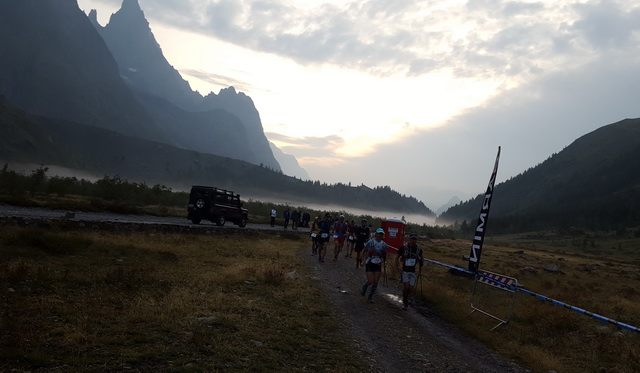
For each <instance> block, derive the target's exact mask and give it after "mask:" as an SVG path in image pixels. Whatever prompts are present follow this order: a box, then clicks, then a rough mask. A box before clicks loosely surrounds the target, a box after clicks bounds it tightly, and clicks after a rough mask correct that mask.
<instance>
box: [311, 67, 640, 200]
mask: <svg viewBox="0 0 640 373" xmlns="http://www.w3.org/2000/svg"><path fill="white" fill-rule="evenodd" d="M609 57H610V58H609ZM638 64H640V56H636V57H634V58H629V57H628V56H627V58H624V59H623V58H620V56H619V55H618V54H615V55H610V56H608V57H607V58H601V59H599V60H597V61H594V62H592V63H589V64H587V65H585V66H583V67H581V68H578V69H574V70H572V71H567V72H556V73H552V74H548V75H546V76H544V77H543V78H541V79H539V80H537V81H535V82H532V83H529V84H526V85H523V86H521V87H518V88H515V89H511V90H506V91H504V92H503V93H502V94H501V95H498V96H496V97H495V98H493V99H492V100H489V101H488V102H486V103H485V104H484V105H483V106H482V107H477V108H473V109H470V110H468V111H467V112H465V113H463V114H461V115H458V116H456V117H454V118H451V119H450V120H449V121H448V122H447V123H446V125H443V126H439V127H437V128H431V129H420V130H414V132H413V133H412V135H411V136H410V137H407V138H405V139H404V140H403V141H402V142H399V143H389V144H378V145H376V151H375V152H374V153H371V154H369V155H367V156H366V157H357V158H348V159H346V161H345V163H344V166H343V167H340V168H331V167H330V166H328V165H322V164H318V165H311V166H310V167H306V169H307V171H308V172H309V174H310V175H311V176H312V178H314V179H315V178H320V179H321V180H323V181H327V182H330V183H331V182H338V181H341V182H347V181H349V182H354V183H356V184H360V183H365V184H367V185H393V188H394V189H396V190H398V191H400V192H403V193H410V194H411V195H413V196H415V197H416V198H418V199H420V200H422V201H424V202H425V203H426V204H427V205H428V206H430V207H432V208H434V209H437V208H438V207H439V206H440V205H441V204H443V203H444V202H446V201H447V200H448V198H449V197H451V196H453V195H455V194H457V195H458V196H459V197H460V198H463V199H465V198H467V197H471V196H475V195H476V194H480V193H482V192H484V189H485V188H486V183H487V182H488V180H489V175H490V173H491V170H492V168H493V161H494V159H495V155H496V152H497V149H498V146H501V147H502V155H501V160H500V167H499V170H498V182H503V181H505V180H507V179H509V178H511V177H513V176H516V175H518V174H520V173H522V172H524V171H525V170H527V169H528V168H531V167H534V166H536V165H538V164H539V163H541V162H543V161H544V160H545V159H547V158H549V157H550V156H552V155H553V154H554V153H558V152H560V151H561V150H562V149H564V148H565V147H567V146H568V145H570V144H571V143H572V142H573V141H574V140H576V139H578V138H579V137H581V136H583V135H585V134H587V133H589V132H592V131H594V130H596V129H597V128H599V127H602V126H604V125H607V124H610V123H615V122H617V121H620V120H622V119H625V118H633V117H638V116H640V106H639V105H638V104H639V101H638V95H637V92H636V91H637V87H638V86H640V74H638V73H637V66H638ZM345 170H346V171H345ZM374 171H375V172H374ZM318 175H321V176H320V177H319V176H318ZM437 190H446V191H447V193H445V194H440V195H438V194H437Z"/></svg>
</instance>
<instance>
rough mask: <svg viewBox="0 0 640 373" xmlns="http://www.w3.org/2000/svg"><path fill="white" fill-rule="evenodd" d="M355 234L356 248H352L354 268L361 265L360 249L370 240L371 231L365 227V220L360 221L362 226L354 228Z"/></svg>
mask: <svg viewBox="0 0 640 373" xmlns="http://www.w3.org/2000/svg"><path fill="white" fill-rule="evenodd" d="M355 234H356V246H355V248H354V250H355V252H356V268H358V267H360V266H361V265H362V249H364V244H365V243H366V242H367V241H369V239H370V238H371V229H370V228H369V226H368V225H367V219H362V224H361V225H360V226H359V227H356V228H355Z"/></svg>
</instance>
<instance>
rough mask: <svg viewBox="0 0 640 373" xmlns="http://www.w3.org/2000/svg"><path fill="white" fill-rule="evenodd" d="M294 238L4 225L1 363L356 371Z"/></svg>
mask: <svg viewBox="0 0 640 373" xmlns="http://www.w3.org/2000/svg"><path fill="white" fill-rule="evenodd" d="M300 243H301V241H297V240H295V239H282V238H281V237H278V236H263V235H260V234H252V235H248V236H236V235H234V236H225V235H177V234H162V233H155V234H152V233H147V234H142V233H135V234H120V233H104V232H88V233H80V232H64V231H60V230H58V229H56V227H55V226H54V227H51V228H49V229H45V230H43V229H30V228H9V227H3V228H2V230H1V231H0V247H1V249H0V263H1V264H0V283H2V285H3V286H2V305H1V312H2V330H1V332H0V337H1V343H0V346H1V348H0V351H2V352H1V353H0V371H10V370H12V369H16V370H18V371H22V370H38V369H42V370H56V369H62V370H65V371H105V370H107V371H114V370H128V369H134V370H144V371H167V370H169V371H180V370H189V371H194V370H195V371H231V372H233V371H238V372H240V371H300V370H302V369H303V367H304V369H307V370H309V371H325V370H326V369H328V370H331V371H344V372H358V371H361V370H362V365H361V364H362V362H361V361H360V360H359V359H358V358H355V357H354V356H351V355H350V354H349V353H348V351H349V347H348V346H347V345H346V343H347V342H346V341H347V340H348V339H347V338H345V337H344V336H343V335H341V334H340V329H339V328H337V327H336V324H335V320H334V319H333V318H332V317H331V310H330V309H329V308H328V306H327V305H326V304H325V302H324V300H323V298H322V295H321V291H320V290H319V289H318V288H317V287H316V285H314V284H313V282H312V280H311V279H310V277H309V275H308V274H307V270H306V269H305V267H303V265H302V264H301V262H300V261H299V260H298V256H297V252H298V249H299V247H300ZM337 367H339V368H337Z"/></svg>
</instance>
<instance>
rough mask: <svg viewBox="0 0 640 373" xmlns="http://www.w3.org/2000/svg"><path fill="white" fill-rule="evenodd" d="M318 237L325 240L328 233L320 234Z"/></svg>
mask: <svg viewBox="0 0 640 373" xmlns="http://www.w3.org/2000/svg"><path fill="white" fill-rule="evenodd" d="M320 237H322V238H327V237H329V233H320Z"/></svg>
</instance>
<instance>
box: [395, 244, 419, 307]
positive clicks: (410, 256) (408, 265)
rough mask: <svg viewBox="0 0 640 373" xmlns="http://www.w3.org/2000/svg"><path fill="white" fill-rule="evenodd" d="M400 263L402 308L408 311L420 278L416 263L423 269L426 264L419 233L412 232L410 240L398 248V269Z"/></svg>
mask: <svg viewBox="0 0 640 373" xmlns="http://www.w3.org/2000/svg"><path fill="white" fill-rule="evenodd" d="M400 263H402V286H403V287H402V304H403V307H402V309H403V310H405V311H406V310H407V308H408V307H409V295H411V293H413V290H414V289H415V287H416V282H417V279H418V276H417V275H416V265H419V266H420V269H422V265H423V264H424V258H423V257H422V249H421V248H420V247H418V235H417V234H415V233H411V234H410V235H409V242H408V243H406V244H404V245H402V247H401V248H400V249H399V250H398V255H397V256H396V268H397V269H398V270H399V269H400Z"/></svg>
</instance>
